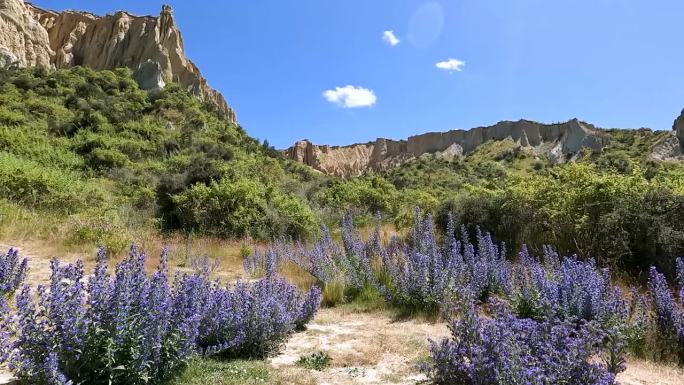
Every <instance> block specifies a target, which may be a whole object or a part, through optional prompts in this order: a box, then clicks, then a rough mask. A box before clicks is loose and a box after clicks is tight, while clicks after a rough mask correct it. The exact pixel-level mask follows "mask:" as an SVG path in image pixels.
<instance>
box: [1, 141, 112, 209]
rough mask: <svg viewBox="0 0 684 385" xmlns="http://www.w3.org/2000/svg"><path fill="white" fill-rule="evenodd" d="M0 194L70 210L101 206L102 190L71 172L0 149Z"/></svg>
mask: <svg viewBox="0 0 684 385" xmlns="http://www.w3.org/2000/svg"><path fill="white" fill-rule="evenodd" d="M0 195H1V196H3V197H5V198H7V199H9V200H11V201H13V202H16V203H19V204H22V205H24V206H27V207H31V208H39V209H48V210H54V211H57V212H62V213H70V212H73V211H76V210H79V209H82V208H84V207H85V206H86V205H88V204H92V205H95V206H97V205H101V204H102V203H103V192H102V191H101V190H100V189H99V188H97V187H95V186H93V185H90V184H88V183H84V182H83V181H81V179H80V178H79V176H78V175H77V174H75V173H71V172H67V171H61V170H58V169H51V168H46V167H43V166H41V165H39V164H36V163H35V162H31V161H26V160H23V159H19V158H17V157H15V156H13V155H10V154H7V153H3V152H0Z"/></svg>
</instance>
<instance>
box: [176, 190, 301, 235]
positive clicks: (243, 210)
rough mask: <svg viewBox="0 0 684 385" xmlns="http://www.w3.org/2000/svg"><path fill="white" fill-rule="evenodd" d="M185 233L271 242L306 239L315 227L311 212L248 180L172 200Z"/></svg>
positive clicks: (286, 197)
mask: <svg viewBox="0 0 684 385" xmlns="http://www.w3.org/2000/svg"><path fill="white" fill-rule="evenodd" d="M173 200H174V203H175V204H176V206H177V210H178V218H180V221H181V226H182V227H183V228H184V229H186V230H194V231H197V232H200V233H205V234H213V235H219V236H227V237H236V238H239V237H244V236H252V237H256V238H268V237H271V236H275V235H279V234H283V233H284V234H287V235H289V236H292V237H298V236H303V235H306V234H307V233H308V232H309V231H310V230H311V229H312V227H313V226H314V224H315V218H314V215H313V213H312V212H311V209H309V208H308V207H307V206H306V205H305V204H304V203H302V202H300V201H298V200H297V199H296V198H293V197H289V196H284V195H280V194H279V193H277V192H274V191H271V190H270V189H267V188H266V187H265V186H264V185H262V184H260V183H257V182H255V181H252V180H248V179H240V180H237V181H235V182H232V181H230V180H227V179H223V180H221V181H220V182H212V183H211V184H209V185H208V186H207V185H204V184H200V183H198V184H195V185H193V186H192V187H190V188H189V189H188V190H186V191H184V192H182V193H180V194H177V195H175V196H174V197H173Z"/></svg>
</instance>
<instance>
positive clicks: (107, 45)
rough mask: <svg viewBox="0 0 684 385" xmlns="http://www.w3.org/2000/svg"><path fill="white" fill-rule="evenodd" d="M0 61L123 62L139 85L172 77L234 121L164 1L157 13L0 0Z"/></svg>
mask: <svg viewBox="0 0 684 385" xmlns="http://www.w3.org/2000/svg"><path fill="white" fill-rule="evenodd" d="M0 65H2V66H4V67H7V66H40V67H45V68H64V67H70V66H75V65H83V66H87V67H90V68H93V69H100V70H101V69H112V68H117V67H127V68H130V69H131V70H133V71H134V75H135V78H136V80H138V82H139V83H140V85H141V87H143V88H145V89H153V88H161V87H164V86H165V84H166V82H169V81H173V82H177V83H179V84H181V85H182V86H184V87H186V88H187V89H188V90H189V91H191V92H192V93H193V94H195V95H197V96H198V97H199V98H200V99H202V100H204V101H207V102H209V103H210V104H212V105H214V106H215V107H216V109H217V110H218V111H219V112H220V113H222V114H223V115H224V116H226V117H227V118H228V119H230V120H231V121H233V122H235V121H236V116H235V113H234V111H233V110H232V109H231V108H230V107H229V106H228V104H227V103H226V101H225V99H224V98H223V96H222V95H221V94H220V93H219V92H218V91H216V90H214V89H212V88H211V87H209V85H208V83H207V80H206V79H205V78H204V77H203V76H202V74H201V73H200V71H199V69H198V68H197V66H195V64H193V63H192V62H191V61H190V60H189V59H188V58H187V57H186V56H185V52H184V49H183V38H182V36H181V33H180V31H179V29H178V26H177V25H176V22H175V20H174V18H173V13H172V10H171V8H170V7H169V6H166V5H165V6H163V7H162V10H161V13H160V14H159V16H158V17H153V16H134V15H131V14H129V13H126V12H123V11H120V12H116V13H114V14H110V15H106V16H96V15H93V14H91V13H87V12H79V11H64V12H53V11H48V10H44V9H40V8H38V7H35V6H33V5H31V4H29V3H24V1H23V0H0Z"/></svg>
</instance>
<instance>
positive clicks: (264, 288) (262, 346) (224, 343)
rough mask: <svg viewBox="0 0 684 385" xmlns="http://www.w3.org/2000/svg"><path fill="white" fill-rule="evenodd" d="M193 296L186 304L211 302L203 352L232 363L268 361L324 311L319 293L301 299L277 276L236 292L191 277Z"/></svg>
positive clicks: (202, 323) (202, 336)
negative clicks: (286, 341)
mask: <svg viewBox="0 0 684 385" xmlns="http://www.w3.org/2000/svg"><path fill="white" fill-rule="evenodd" d="M184 281H185V282H187V284H186V285H185V286H186V287H188V288H190V291H189V292H187V293H186V294H185V295H184V302H186V303H197V302H201V301H198V300H197V299H196V298H197V297H198V296H197V293H204V294H201V295H200V296H199V298H202V297H203V296H204V297H205V298H206V302H205V303H204V304H200V305H195V306H200V307H201V308H203V309H204V312H203V317H202V318H201V319H200V329H199V330H200V331H199V334H198V339H197V341H198V346H199V348H200V349H201V350H202V351H203V352H204V353H205V354H206V355H219V356H222V357H231V358H263V357H266V356H268V355H270V354H272V353H273V352H275V351H277V349H278V348H279V347H280V346H281V345H282V344H283V343H284V342H285V340H286V339H287V338H288V337H289V336H290V334H291V333H292V332H294V331H295V330H297V329H303V328H304V326H305V325H306V323H308V322H309V321H310V320H311V319H312V318H313V316H314V314H315V313H316V311H317V310H318V307H319V305H320V301H321V292H320V290H318V289H317V288H313V289H312V290H311V291H310V292H309V293H308V294H307V295H305V296H301V295H299V294H298V293H297V288H296V287H295V286H294V285H291V284H289V283H288V282H287V281H286V280H285V279H283V278H279V277H276V276H275V275H274V273H273V272H269V274H268V275H267V276H266V277H265V278H262V279H261V280H259V281H257V282H255V283H254V284H247V283H241V282H238V283H237V285H236V286H235V288H234V289H224V288H221V287H219V286H218V285H217V284H209V283H208V281H207V280H206V279H204V278H202V277H201V276H197V275H195V276H194V277H186V278H185V279H184Z"/></svg>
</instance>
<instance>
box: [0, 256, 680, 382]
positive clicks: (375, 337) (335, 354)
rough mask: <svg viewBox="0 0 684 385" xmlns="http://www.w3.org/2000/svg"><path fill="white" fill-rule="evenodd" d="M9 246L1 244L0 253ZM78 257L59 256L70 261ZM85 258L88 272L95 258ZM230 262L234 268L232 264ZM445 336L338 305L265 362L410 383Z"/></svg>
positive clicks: (33, 277)
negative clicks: (305, 361) (323, 361)
mask: <svg viewBox="0 0 684 385" xmlns="http://www.w3.org/2000/svg"><path fill="white" fill-rule="evenodd" d="M33 246H34V245H29V247H27V248H21V247H20V251H21V253H22V255H26V256H28V258H29V266H30V271H29V277H28V279H27V281H28V282H29V283H31V284H34V285H35V284H37V283H46V282H47V281H48V278H49V276H50V264H49V259H50V258H51V257H52V256H53V255H54V254H53V253H52V250H49V249H40V248H39V247H35V248H34V247H33ZM7 248H9V245H6V244H3V243H0V250H1V251H2V252H4V251H5V249H7ZM77 257H78V256H77V255H61V256H60V258H61V260H63V261H70V262H73V261H74V260H76V258H77ZM88 257H90V258H87V259H86V269H87V270H88V272H90V269H91V268H92V266H93V264H94V261H93V260H92V257H91V256H88ZM231 258H232V257H231ZM229 265H231V266H229V268H228V269H226V268H225V266H224V264H222V270H224V269H225V270H224V271H222V272H221V273H222V274H221V275H222V276H224V277H225V278H231V279H232V278H234V277H235V276H237V275H241V273H240V272H238V271H239V270H240V268H241V266H238V265H237V264H236V263H229ZM233 265H235V266H233ZM447 335H448V330H447V327H446V325H445V324H444V323H430V322H426V321H424V320H416V319H413V320H397V319H394V318H393V317H392V316H391V314H389V313H385V312H373V313H358V312H352V311H351V310H349V309H347V308H345V307H340V308H333V309H322V310H321V311H320V312H319V313H318V314H317V315H316V318H315V319H314V320H313V322H312V323H311V324H309V327H308V329H307V330H306V331H304V332H301V333H297V334H295V335H294V336H293V337H292V338H291V339H290V340H289V341H288V342H287V344H286V345H285V346H284V348H283V350H282V352H281V353H280V354H279V355H277V356H275V357H273V358H271V359H270V360H269V361H270V365H271V366H272V367H273V368H274V369H275V370H278V371H279V372H282V373H284V374H288V375H287V376H286V377H288V378H291V381H292V384H293V385H300V384H305V383H306V384H318V385H352V384H354V385H355V384H359V385H362V384H363V385H366V384H387V385H413V384H416V383H419V382H421V381H423V380H425V377H424V376H423V375H422V374H420V372H419V371H418V369H417V364H418V363H419V362H420V360H421V359H423V358H425V357H427V346H428V339H429V338H431V339H439V338H442V337H444V336H447ZM318 351H323V352H326V353H328V354H329V355H330V356H331V357H332V362H331V365H330V367H329V368H327V369H325V370H322V371H315V370H306V369H302V368H299V367H298V366H297V365H296V361H297V360H299V358H300V357H301V356H303V355H308V354H311V353H314V352H318ZM618 380H619V381H620V383H621V384H623V385H684V370H683V369H676V368H672V367H668V366H662V365H658V364H655V363H652V362H647V361H642V360H630V361H629V362H628V369H627V371H626V372H624V373H622V374H620V375H619V377H618ZM10 381H11V376H10V375H9V374H8V373H7V371H3V370H2V369H1V368H0V384H8V383H10Z"/></svg>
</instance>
